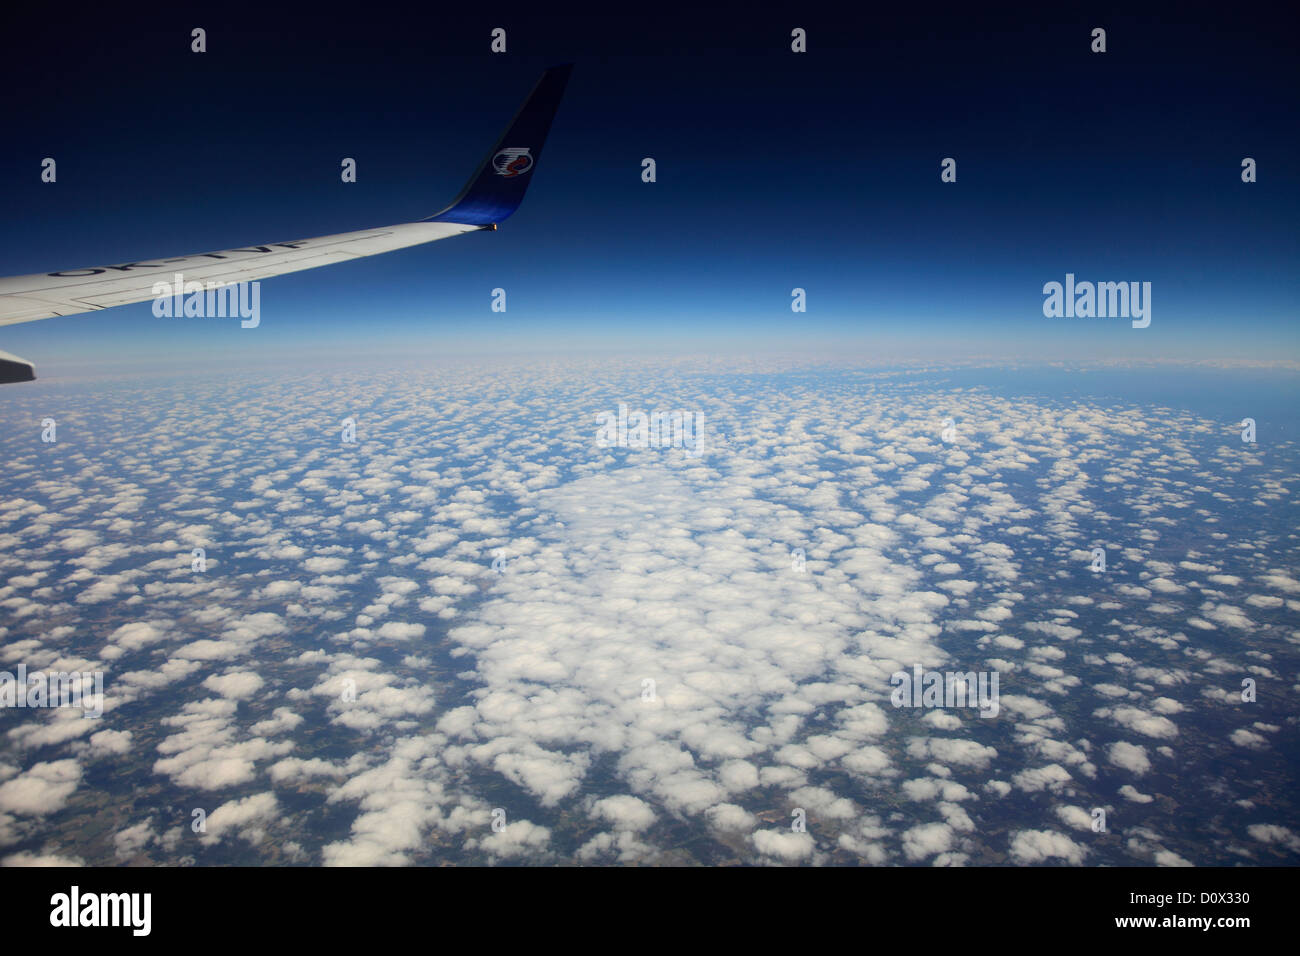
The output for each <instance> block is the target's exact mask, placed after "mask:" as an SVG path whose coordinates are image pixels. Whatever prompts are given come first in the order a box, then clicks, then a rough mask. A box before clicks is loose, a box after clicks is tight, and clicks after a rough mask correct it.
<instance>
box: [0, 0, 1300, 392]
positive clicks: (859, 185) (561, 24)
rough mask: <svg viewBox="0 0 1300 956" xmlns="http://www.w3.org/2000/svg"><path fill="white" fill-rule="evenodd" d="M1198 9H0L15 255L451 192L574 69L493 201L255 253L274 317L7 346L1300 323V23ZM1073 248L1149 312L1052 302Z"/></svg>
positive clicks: (117, 318) (98, 351) (50, 350)
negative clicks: (270, 257)
mask: <svg viewBox="0 0 1300 956" xmlns="http://www.w3.org/2000/svg"><path fill="white" fill-rule="evenodd" d="M1212 9H1213V8H1206V9H1198V8H1195V7H1191V6H1188V5H1185V4H1180V5H1178V6H1177V7H1174V8H1172V9H1171V10H1169V11H1160V10H1156V9H1154V8H1152V9H1151V10H1149V11H1147V12H1143V13H1133V12H1111V11H1109V10H1107V9H1106V8H1102V7H1097V6H1093V5H1087V6H1081V7H1077V8H1065V9H1063V10H1061V11H1057V12H1053V13H1050V14H1044V13H1042V12H1039V13H1036V14H1034V15H1033V16H1032V17H1030V16H1027V15H1026V16H1020V15H1015V14H1010V13H994V12H981V13H978V14H972V13H945V12H944V10H943V8H942V7H933V6H928V5H927V6H925V7H924V8H921V7H918V8H917V9H916V13H915V14H913V15H905V16H899V15H895V14H890V13H888V12H884V11H881V10H879V9H876V8H874V7H863V8H860V9H857V10H856V11H843V12H836V11H835V10H834V9H832V8H825V9H822V10H814V9H813V8H810V7H807V6H805V5H792V6H791V7H789V8H788V11H787V12H780V11H768V12H758V10H757V8H755V7H753V6H742V5H737V6H734V7H730V8H721V7H719V8H716V9H715V10H710V11H701V10H700V9H697V8H692V9H691V10H690V11H689V12H685V13H680V14H679V13H676V12H674V11H673V10H672V9H671V8H668V7H663V6H660V5H649V6H628V7H627V8H626V10H627V13H626V14H625V15H620V14H613V13H608V14H604V15H601V16H596V17H585V16H584V17H578V16H572V17H570V16H565V15H556V14H553V13H550V12H545V11H543V10H542V9H541V8H540V7H538V6H536V5H534V6H532V7H530V8H525V10H524V11H523V12H513V11H511V10H510V9H508V8H507V7H503V6H500V5H493V7H492V8H491V9H490V10H485V11H484V12H482V13H479V12H461V13H456V12H453V13H448V12H447V11H445V10H443V9H437V8H435V7H434V6H432V5H428V6H423V7H421V8H419V9H411V10H401V9H400V8H394V9H392V10H388V11H385V10H383V9H382V8H379V7H377V6H373V5H372V6H367V7H364V8H354V9H353V10H352V11H350V12H344V11H339V12H330V9H329V8H325V7H321V6H317V7H314V8H306V10H308V11H309V12H304V13H300V14H292V15H291V14H285V13H268V12H267V11H265V10H262V9H259V8H252V9H250V10H248V11H247V12H244V11H235V10H232V9H231V8H230V7H228V6H226V5H222V6H221V7H220V9H219V10H216V9H215V8H214V12H213V13H210V14H209V13H184V14H176V13H170V14H162V15H157V16H151V15H146V14H143V13H133V14H123V13H121V12H120V11H110V10H105V11H101V12H99V13H96V14H91V15H77V16H72V15H69V16H66V17H64V16H53V15H50V14H22V15H21V19H17V18H18V17H19V16H20V15H18V14H14V13H6V14H5V17H6V18H7V22H6V23H5V24H4V29H3V31H2V32H0V44H2V45H3V56H0V62H2V63H3V65H2V66H0V73H3V79H4V85H3V88H4V91H5V92H4V97H5V116H6V124H7V136H6V138H5V147H6V148H5V149H4V150H3V151H0V191H2V199H0V209H3V213H2V215H3V222H4V227H5V228H4V230H3V240H2V243H3V246H2V248H0V253H2V254H3V255H2V257H0V260H2V261H0V266H2V268H0V273H2V274H6V275H12V274H21V273H27V272H46V271H51V270H56V269H69V268H78V267H84V266H90V265H96V264H103V263H115V262H126V261H132V260H135V259H143V258H149V257H160V256H167V255H180V254H183V253H192V252H202V251H208V250H213V249H221V248H228V247H232V246H238V245H245V244H249V243H252V242H267V241H276V240H288V239H296V238H303V237H308V236H315V235H322V234H328V233H334V232H342V231H347V230H351V229H357V228H363V227H367V226H374V225H384V224H388V223H394V222H402V221H409V220H412V219H418V218H421V217H424V216H427V215H430V214H432V213H434V212H436V211H437V210H438V209H440V208H442V206H443V205H445V204H446V202H448V201H449V200H450V199H451V197H452V196H453V195H454V194H455V193H456V192H457V190H458V189H459V188H460V186H461V185H462V183H463V182H464V180H465V179H466V177H467V176H468V175H469V173H470V172H471V171H472V170H473V168H474V166H475V165H476V164H477V162H478V161H479V160H480V159H481V158H482V156H483V154H484V152H485V151H486V150H487V148H488V147H489V146H490V145H491V143H492V142H493V141H494V139H495V137H496V136H497V134H498V133H499V132H500V130H501V128H502V126H503V125H504V123H505V122H506V121H507V120H508V118H509V117H510V115H511V113H512V112H513V110H514V109H515V108H516V107H517V105H518V104H519V102H520V101H521V100H522V98H523V96H524V95H525V94H526V92H527V91H528V90H529V88H530V87H531V85H532V84H533V82H534V81H535V80H536V77H537V75H538V73H539V72H540V71H541V69H543V68H544V67H546V66H549V65H553V64H555V63H560V62H569V61H572V62H574V63H576V69H575V71H574V74H573V79H572V82H571V83H570V85H569V89H568V93H567V96H566V99H565V102H564V103H563V105H562V106H561V110H560V114H559V117H558V119H557V121H556V124H555V127H554V129H553V130H552V134H551V138H550V141H549V142H548V144H547V151H546V155H545V158H544V160H543V162H542V163H541V164H539V166H538V169H537V171H536V178H535V180H534V182H533V184H532V187H531V190H530V193H529V196H528V198H527V200H526V202H525V203H524V205H523V207H522V209H521V210H520V212H519V213H517V214H516V215H515V217H514V218H512V219H511V220H509V221H508V222H507V223H505V224H504V225H503V227H502V228H501V230H500V231H499V232H497V233H495V234H477V235H471V236H466V237H462V238H457V239H452V240H447V241H445V242H439V243H435V244H433V245H428V246H422V247H416V248H413V249H409V250H404V251H401V252H396V253H391V254H388V255H385V256H378V257H374V258H371V259H367V260H362V261H357V262H352V263H348V264H345V265H340V266H336V267H331V268H328V269H325V270H318V271H312V272H306V273H300V274H298V275H294V276H285V277H281V278H277V279H273V280H268V281H267V282H266V283H265V284H264V285H263V289H262V327H261V328H259V329H257V330H241V329H240V328H239V327H238V323H237V322H230V321H223V320H177V319H158V318H155V317H154V316H153V315H152V313H151V311H150V307H149V305H148V304H142V305H136V306H127V307H122V308H119V309H115V310H111V311H109V312H105V313H101V314H98V315H88V316H75V317H67V318H62V319H52V320H47V321H44V322H38V323H32V324H29V325H23V326H11V327H8V328H3V329H0V348H4V349H7V350H9V351H12V352H16V353H18V354H20V355H23V356H24V357H26V358H29V359H32V360H34V361H36V362H37V368H38V373H39V372H40V371H41V370H44V371H45V372H47V373H48V371H49V370H50V367H51V366H50V363H51V362H55V363H60V362H70V361H76V360H79V359H95V360H98V359H100V358H102V357H103V356H105V355H113V356H120V355H124V354H127V353H135V352H139V353H141V354H144V355H147V356H158V357H173V356H174V357H177V358H179V357H181V356H184V355H186V354H193V352H194V350H195V348H199V349H201V350H202V354H203V355H216V354H219V353H229V354H231V355H234V356H237V357H244V358H247V359H248V360H249V361H253V360H255V359H256V358H257V357H258V356H261V355H265V354H269V353H274V352H277V351H279V350H300V349H305V350H309V351H310V350H339V349H342V350H345V351H347V352H357V351H365V350H367V349H384V348H389V347H394V346H400V347H401V348H403V349H404V350H410V349H417V350H428V351H429V352H430V353H431V354H433V353H439V352H445V351H449V350H451V351H455V350H471V351H484V352H491V351H500V352H529V351H548V352H554V351H566V350H591V349H611V348H625V347H629V346H634V347H637V348H656V349H668V350H678V349H681V350H692V351H698V350H701V349H703V350H715V349H718V350H721V349H732V348H734V347H736V346H737V345H739V346H742V347H750V346H772V345H783V346H786V347H789V346H790V345H792V344H793V345H798V346H802V347H829V348H832V349H835V350H841V349H854V350H860V351H864V352H866V353H869V354H870V353H876V352H888V351H897V352H898V353H900V354H912V355H918V356H920V357H927V356H933V357H943V358H951V357H958V356H962V355H976V354H978V355H987V356H1010V355H1020V356H1030V357H1047V358H1054V357H1060V358H1078V357H1090V356H1097V357H1121V358H1122V357H1128V356H1133V357H1138V358H1147V357H1160V356H1164V357H1188V356H1192V357H1196V356H1214V357H1217V356H1224V355H1228V356H1243V357H1253V358H1279V357H1281V358H1292V359H1294V358H1300V347H1298V346H1300V335H1297V331H1296V330H1297V315H1298V307H1300V270H1298V269H1297V261H1298V260H1300V255H1298V254H1300V247H1298V246H1300V243H1298V242H1297V230H1296V223H1297V222H1300V201H1298V200H1300V190H1297V186H1296V183H1297V175H1298V174H1300V168H1298V165H1300V164H1298V163H1297V156H1298V155H1300V148H1298V147H1300V143H1298V142H1297V140H1298V139H1300V136H1298V134H1297V129H1298V128H1300V124H1298V123H1297V111H1296V108H1295V103H1296V93H1297V89H1300V84H1298V83H1297V80H1298V79H1300V77H1298V76H1297V72H1298V70H1297V63H1298V62H1300V57H1297V49H1296V40H1295V34H1294V31H1293V30H1291V29H1290V28H1289V25H1288V26H1285V27H1284V23H1283V22H1282V21H1281V20H1280V19H1278V20H1276V21H1270V17H1271V16H1273V14H1270V13H1269V12H1268V11H1267V10H1264V11H1261V10H1259V9H1255V8H1252V9H1251V10H1250V12H1249V15H1245V14H1241V15H1233V16H1232V17H1231V18H1229V17H1228V16H1226V15H1225V14H1223V13H1219V14H1217V15H1214V14H1212V13H1210V12H1207V11H1209V10H1212ZM810 10H812V12H809V11H810ZM1044 16H1048V17H1050V19H1047V20H1044V19H1043V17H1044ZM194 26H203V27H205V28H206V29H207V31H208V46H209V52H207V53H206V54H202V55H197V54H192V53H190V52H189V42H190V41H189V31H190V29H191V28H192V27H194ZM496 26H501V27H504V28H506V29H507V31H508V37H509V52H508V53H507V54H505V55H493V54H491V53H489V51H488V45H489V33H490V31H491V29H492V28H493V27H496ZM795 26H800V27H804V28H805V29H807V31H808V36H809V52H808V53H807V54H804V55H795V54H793V53H791V52H789V42H790V40H789V33H790V29H791V28H792V27H795ZM1094 26H1102V27H1105V28H1106V29H1107V31H1108V52H1107V53H1106V54H1104V55H1094V54H1092V53H1090V52H1089V42H1090V40H1089V34H1090V31H1091V29H1092V28H1093V27H1094ZM45 156H53V157H55V158H56V159H57V161H58V164H59V165H58V172H59V181H58V183H57V184H55V185H53V186H51V185H46V184H42V183H41V182H40V181H39V171H40V167H39V164H40V161H41V159H42V158H43V157H45ZM345 156H351V157H355V158H356V159H357V161H358V167H359V181H358V182H357V183H356V184H355V185H344V184H342V183H341V182H340V181H339V162H340V160H341V159H342V158H343V157H345ZM645 156H652V157H654V158H655V159H656V160H657V162H658V182H657V183H654V184H645V183H643V182H641V179H640V161H641V159H642V158H643V157H645ZM946 156H952V157H955V158H956V159H957V162H958V181H957V183H956V184H943V183H941V182H940V181H939V164H940V160H941V159H942V158H944V157H946ZM1244 156H1251V157H1254V158H1255V159H1256V160H1257V161H1258V163H1259V182H1257V183H1255V184H1253V185H1245V184H1243V183H1242V182H1241V180H1240V162H1241V159H1242V157H1244ZM1066 272H1074V273H1075V274H1076V275H1078V276H1079V278H1080V279H1088V278H1091V279H1095V280H1137V281H1149V282H1151V283H1152V289H1153V291H1152V298H1153V303H1152V304H1153V309H1152V324H1151V327H1150V328H1148V329H1144V330H1134V329H1132V328H1130V326H1129V323H1128V322H1127V321H1125V320H1122V319H1073V320H1072V319H1047V318H1044V317H1043V315H1042V301H1043V295H1042V291H1041V289H1042V285H1043V283H1045V282H1048V281H1052V280H1057V281H1059V280H1061V279H1063V278H1064V275H1065V273H1066ZM498 286H500V287H504V288H506V290H507V293H508V297H509V311H508V312H507V313H506V314H505V315H501V314H496V313H492V312H491V311H490V310H489V295H490V290H491V289H493V288H494V287H498ZM795 286H800V287H803V288H805V289H807V293H808V303H809V311H808V312H807V313H806V314H803V315H796V314H793V313H791V311H790V308H789V302H790V290H791V289H792V288H793V287H795ZM115 360H116V359H115Z"/></svg>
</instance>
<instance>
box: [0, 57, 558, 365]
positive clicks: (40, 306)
mask: <svg viewBox="0 0 1300 956" xmlns="http://www.w3.org/2000/svg"><path fill="white" fill-rule="evenodd" d="M571 70H572V66H571V65H566V66H560V67H554V68H552V69H549V70H547V71H545V72H544V73H543V74H542V77H541V79H540V80H538V81H537V85H536V86H535V87H533V91H532V92H531V93H530V94H529V96H528V98H527V99H526V100H525V101H524V104H523V106H521V107H520V109H519V112H518V113H516V114H515V117H514V119H513V120H512V121H511V123H510V125H509V126H507V127H506V130H505V132H504V133H503V134H502V136H501V138H500V139H499V140H498V141H497V143H496V145H495V146H494V147H493V148H492V151H491V152H489V153H488V155H487V157H486V158H485V159H484V160H483V162H482V163H481V164H479V167H478V170H477V171H476V172H475V173H474V175H473V176H472V177H471V178H470V181H469V182H468V183H467V184H466V185H465V188H464V189H463V190H461V193H460V195H458V196H457V197H456V199H455V201H454V202H453V203H452V204H451V205H450V206H448V207H447V208H446V209H444V210H443V211H442V212H440V213H437V214H436V215H434V216H430V217H429V218H428V219H424V220H421V221H419V222H406V223H399V224H397V225H392V226H381V227H378V228H375V229H361V230H358V231H356V232H344V233H339V234H337V235H333V236H317V237H315V238H312V239H297V240H294V241H292V242H272V243H267V244H265V245H254V246H244V247H242V248H238V249H225V250H222V251H220V252H201V253H196V254H194V255H188V256H174V257H170V258H166V259H150V260H147V261H142V262H126V263H121V264H119V265H113V266H97V267H92V268H89V269H68V270H64V271H62V272H49V273H43V274H38V275H28V276H13V277H10V278H0V325H14V324H16V323H19V322H35V321H37V320H39V319H49V318H53V317H55V316H61V315H75V314H77V313H79V312H95V311H98V310H100V309H109V308H112V307H113V306H115V305H127V304H129V303H132V302H145V301H148V300H150V299H153V298H155V292H154V285H155V283H158V282H171V281H172V280H173V279H174V277H175V275H176V274H177V273H180V274H181V275H183V276H184V281H185V284H186V286H187V287H188V285H189V283H190V282H195V283H200V284H201V285H202V286H203V287H205V288H211V287H214V286H216V285H218V284H230V283H237V282H250V281H252V280H255V279H267V278H270V277H272V276H278V275H284V274H285V273H289V272H299V271H302V270H304V269H316V268H319V267H320V266H328V265H333V264H334V263H336V262H344V261H346V260H348V259H358V258H361V257H363V256H373V255H378V254H379V253H383V252H392V251H393V250H395V249H404V248H406V247H408V246H416V245H420V244H422V243H426V242H434V241H436V240H438V239H448V238H450V237H452V236H459V235H462V234H464V233H467V232H476V231H478V230H480V229H495V228H496V226H497V223H499V222H502V221H504V220H505V219H506V218H508V217H509V216H510V215H511V214H512V213H513V212H514V211H515V210H516V209H518V208H519V204H520V203H521V202H522V201H523V198H524V193H525V192H526V191H527V189H528V183H529V182H530V181H531V180H532V178H533V177H532V174H533V170H534V169H535V168H536V166H537V162H538V160H539V159H540V158H541V154H542V147H543V145H545V142H546V134H547V132H548V131H549V129H550V126H551V121H552V120H553V119H554V118H555V113H556V110H557V109H558V108H559V105H560V99H561V97H562V96H563V94H564V88H565V85H566V84H567V83H568V79H569V73H570V71H571ZM35 377H36V376H35V372H34V370H33V367H32V363H30V362H28V361H26V360H25V359H21V358H19V357H18V356H16V355H10V354H9V353H7V352H0V383H5V382H26V381H31V380H33V379H34V378H35Z"/></svg>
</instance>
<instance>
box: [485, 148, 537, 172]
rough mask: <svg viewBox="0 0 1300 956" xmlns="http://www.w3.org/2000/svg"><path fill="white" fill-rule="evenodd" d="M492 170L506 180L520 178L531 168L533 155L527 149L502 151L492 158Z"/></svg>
mask: <svg viewBox="0 0 1300 956" xmlns="http://www.w3.org/2000/svg"><path fill="white" fill-rule="evenodd" d="M530 148H531V147H530ZM492 168H493V169H494V170H496V174H497V175H498V176H504V177H506V179H513V178H514V177H516V176H522V175H523V174H524V173H526V172H528V171H529V170H530V169H532V168H533V154H532V153H531V152H529V150H528V149H503V150H501V152H499V153H497V154H496V155H495V156H493V157H492Z"/></svg>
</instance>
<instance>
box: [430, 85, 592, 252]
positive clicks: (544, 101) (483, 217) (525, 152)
mask: <svg viewBox="0 0 1300 956" xmlns="http://www.w3.org/2000/svg"><path fill="white" fill-rule="evenodd" d="M572 70H573V64H572V63H569V64H566V65H564V66H556V67H552V68H551V69H549V70H547V71H546V72H545V73H543V74H542V78H541V79H540V80H538V81H537V85H536V86H535V87H533V91H532V92H531V93H529V94H528V99H526V100H524V105H523V106H521V107H520V108H519V112H518V113H516V114H515V118H514V119H513V120H511V121H510V125H509V126H508V127H506V131H505V133H503V134H502V135H501V138H500V139H499V140H497V144H496V145H495V146H494V147H492V152H490V153H488V154H487V158H486V159H485V160H483V162H482V163H481V164H480V165H479V168H478V170H477V171H476V172H475V173H474V175H473V176H472V177H470V181H469V182H468V183H466V184H465V188H464V189H462V190H461V192H460V195H459V196H457V197H456V199H455V201H454V202H453V203H452V204H451V205H450V206H448V207H447V208H446V209H444V210H443V211H442V212H440V213H438V214H436V215H433V216H430V217H429V218H427V219H425V220H424V222H459V223H466V224H468V225H474V226H494V225H496V224H497V223H499V222H501V221H502V220H503V219H505V218H506V217H508V216H509V215H510V214H511V213H512V212H514V211H515V210H516V209H518V208H519V204H520V203H521V202H523V200H524V192H525V190H527V189H528V183H529V182H530V181H531V180H532V178H533V171H534V170H535V169H536V168H537V163H538V161H539V160H540V159H541V158H542V147H543V146H544V145H545V144H546V134H547V133H548V132H549V131H550V129H551V120H553V119H555V111H556V110H557V109H558V108H559V105H560V98H561V97H562V96H563V95H564V87H565V85H566V84H567V83H568V82H569V73H570V72H572Z"/></svg>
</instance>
